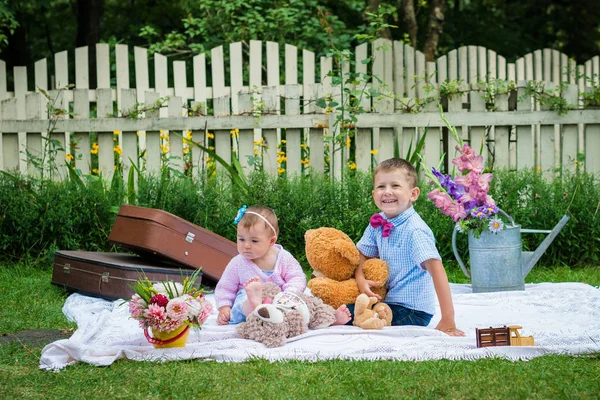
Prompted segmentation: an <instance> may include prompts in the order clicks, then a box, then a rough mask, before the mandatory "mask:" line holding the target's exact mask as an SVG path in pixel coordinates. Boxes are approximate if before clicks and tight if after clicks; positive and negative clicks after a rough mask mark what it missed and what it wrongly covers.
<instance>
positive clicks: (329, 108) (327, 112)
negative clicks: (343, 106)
mask: <svg viewBox="0 0 600 400" xmlns="http://www.w3.org/2000/svg"><path fill="white" fill-rule="evenodd" d="M332 111H333V108H331V107H327V108H325V114H331V112H332Z"/></svg>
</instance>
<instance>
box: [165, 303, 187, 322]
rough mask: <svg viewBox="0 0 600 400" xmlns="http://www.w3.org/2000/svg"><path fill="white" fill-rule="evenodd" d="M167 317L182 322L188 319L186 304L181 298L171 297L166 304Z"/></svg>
mask: <svg viewBox="0 0 600 400" xmlns="http://www.w3.org/2000/svg"><path fill="white" fill-rule="evenodd" d="M167 317H169V318H171V319H172V320H174V321H178V322H183V321H185V320H186V319H188V305H187V304H186V303H185V301H183V300H182V299H181V298H177V299H173V300H171V301H169V304H167Z"/></svg>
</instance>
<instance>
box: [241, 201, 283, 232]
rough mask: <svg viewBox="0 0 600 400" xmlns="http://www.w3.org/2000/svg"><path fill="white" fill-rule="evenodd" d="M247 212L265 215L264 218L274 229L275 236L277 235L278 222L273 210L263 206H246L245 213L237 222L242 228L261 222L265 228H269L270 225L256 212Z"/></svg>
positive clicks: (248, 227)
mask: <svg viewBox="0 0 600 400" xmlns="http://www.w3.org/2000/svg"><path fill="white" fill-rule="evenodd" d="M249 212H253V213H256V214H260V215H262V216H263V217H265V219H266V220H267V221H269V223H270V224H271V225H272V226H273V229H275V236H279V224H278V222H277V215H275V211H273V210H272V209H271V208H269V207H265V206H250V207H248V208H247V209H246V213H245V214H244V216H243V217H242V219H241V220H240V222H239V223H238V226H241V227H242V228H244V229H250V228H252V227H253V226H254V225H256V224H259V223H262V224H263V225H264V226H265V228H267V229H269V230H271V227H270V226H269V225H268V224H267V223H266V222H265V221H264V220H263V219H262V218H261V217H259V216H258V215H256V214H250V213H249Z"/></svg>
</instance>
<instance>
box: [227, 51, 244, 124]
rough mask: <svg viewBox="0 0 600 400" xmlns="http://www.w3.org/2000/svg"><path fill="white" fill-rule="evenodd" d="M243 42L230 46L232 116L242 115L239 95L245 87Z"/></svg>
mask: <svg viewBox="0 0 600 400" xmlns="http://www.w3.org/2000/svg"><path fill="white" fill-rule="evenodd" d="M243 66H244V64H243V58H242V42H236V43H231V44H230V45H229V74H230V80H231V84H230V86H231V114H232V115H237V114H239V113H240V106H239V104H238V102H239V93H240V91H241V90H242V87H244V81H243V78H242V76H243V75H242V74H243V72H242V69H243Z"/></svg>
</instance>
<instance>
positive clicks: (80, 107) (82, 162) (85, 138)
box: [72, 89, 91, 175]
mask: <svg viewBox="0 0 600 400" xmlns="http://www.w3.org/2000/svg"><path fill="white" fill-rule="evenodd" d="M73 114H74V117H73V118H74V119H89V118H90V98H89V90H88V89H75V90H73ZM74 139H75V144H76V148H75V149H74V150H75V151H74V152H73V154H72V155H73V157H74V158H73V162H72V165H75V166H76V168H77V169H79V170H80V171H81V173H82V174H84V175H88V174H89V173H90V165H91V158H90V133H89V132H75V133H74Z"/></svg>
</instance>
